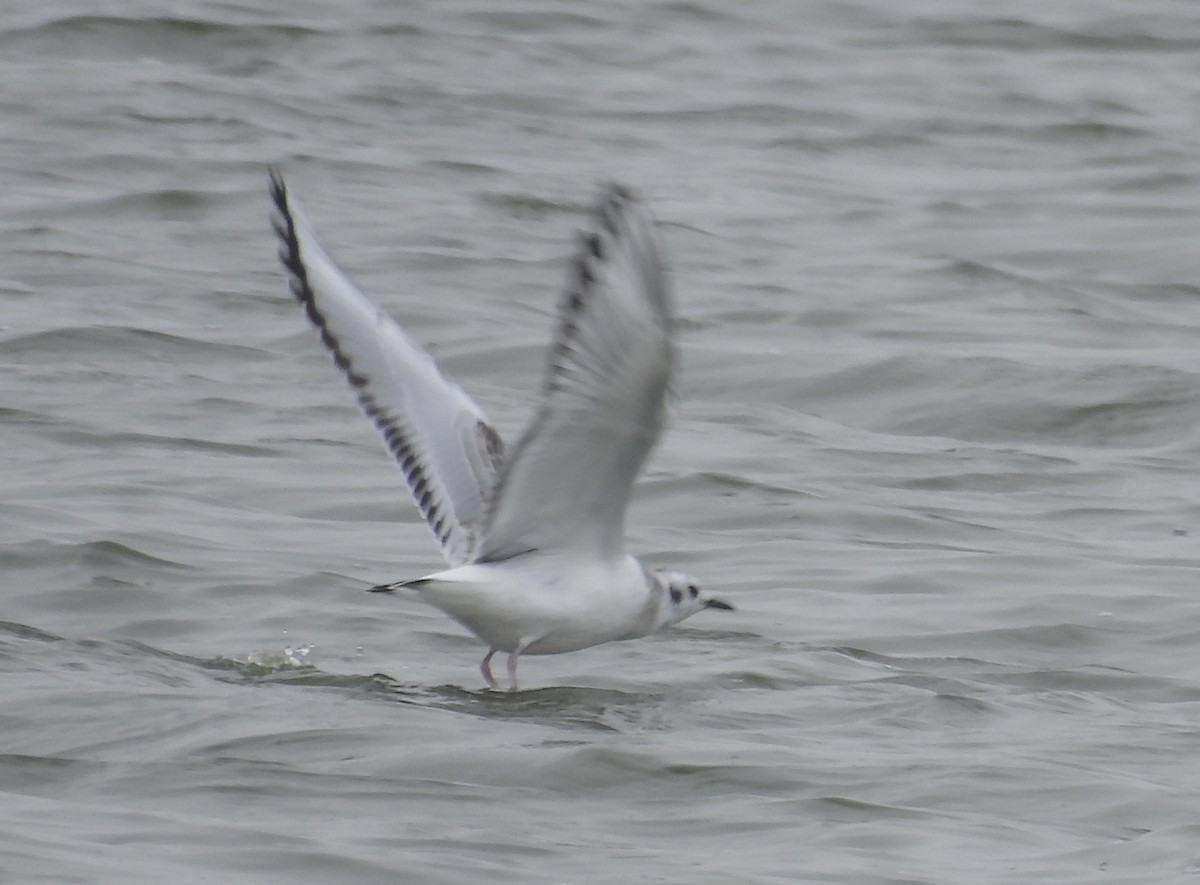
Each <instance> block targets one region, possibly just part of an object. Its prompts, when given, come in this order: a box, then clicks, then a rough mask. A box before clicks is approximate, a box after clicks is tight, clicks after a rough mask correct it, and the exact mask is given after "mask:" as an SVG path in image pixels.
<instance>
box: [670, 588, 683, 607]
mask: <svg viewBox="0 0 1200 885" xmlns="http://www.w3.org/2000/svg"><path fill="white" fill-rule="evenodd" d="M682 601H683V593H681V592H680V590H679V588H678V587H672V588H671V602H673V603H675V604H676V605H679V603H680V602H682Z"/></svg>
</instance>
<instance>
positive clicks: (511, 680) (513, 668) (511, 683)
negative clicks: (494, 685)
mask: <svg viewBox="0 0 1200 885" xmlns="http://www.w3.org/2000/svg"><path fill="white" fill-rule="evenodd" d="M520 654H521V653H520V652H519V651H514V652H513V653H512V654H510V655H509V656H508V690H509V691H516V690H517V657H518V656H519V655H520Z"/></svg>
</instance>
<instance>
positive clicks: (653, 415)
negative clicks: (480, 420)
mask: <svg viewBox="0 0 1200 885" xmlns="http://www.w3.org/2000/svg"><path fill="white" fill-rule="evenodd" d="M673 324H674V320H673V309H672V304H671V294H670V291H669V285H668V280H667V274H666V271H665V268H664V266H663V262H662V259H661V256H660V252H659V248H658V243H657V240H656V238H655V235H654V227H653V222H652V220H651V218H650V216H649V214H648V213H647V212H646V210H645V208H644V207H643V205H642V203H641V201H640V200H639V199H638V197H637V196H636V195H635V194H634V193H633V192H632V191H630V190H629V189H627V188H624V187H622V186H620V185H615V184H614V185H609V186H607V187H606V188H605V189H604V191H603V193H602V195H601V198H600V201H599V203H598V205H597V207H596V210H595V212H594V213H593V220H592V225H591V230H590V231H588V232H586V233H584V234H583V235H582V237H581V241H580V244H579V250H578V255H577V257H576V259H575V261H574V262H573V264H572V268H571V272H570V279H569V283H568V286H567V290H566V292H565V293H564V295H563V297H562V299H561V301H560V303H559V317H558V325H557V331H556V333H555V335H554V339H553V341H552V343H551V346H550V351H549V358H548V363H547V368H546V372H545V376H544V382H543V385H542V397H541V402H540V404H539V407H538V410H537V412H536V414H535V416H534V418H533V420H532V422H531V423H530V425H529V427H528V428H527V429H526V431H525V433H524V434H523V435H522V437H521V439H520V441H519V442H518V443H517V446H516V448H515V449H514V450H513V452H512V455H511V457H510V458H509V460H508V461H507V462H506V464H505V465H504V467H503V468H502V472H501V474H500V481H499V484H498V486H497V490H496V494H495V496H494V497H493V499H492V502H491V507H490V509H489V511H488V515H487V521H486V524H485V530H484V536H483V539H482V545H481V547H480V550H479V552H478V555H477V560H478V561H496V560H501V559H507V558H509V557H512V556H516V555H519V554H521V553H524V552H528V551H530V550H543V551H548V550H553V549H564V550H566V549H574V550H581V551H583V552H585V553H587V554H590V555H597V556H601V557H609V556H614V555H617V554H619V553H620V552H621V551H622V550H623V548H624V534H625V513H626V510H627V509H628V505H629V499H630V496H631V494H632V489H633V483H634V480H635V479H636V478H637V476H638V474H639V473H640V472H641V469H642V467H643V465H644V464H645V461H646V458H647V457H648V456H649V454H650V451H651V449H652V448H653V447H654V444H655V442H656V441H657V440H658V437H659V435H660V434H661V432H662V428H663V425H664V420H665V419H664V411H665V410H664V400H665V394H666V390H667V388H668V385H669V384H670V381H671V375H672V370H673V366H674V362H675V348H674V343H673V332H674V330H673Z"/></svg>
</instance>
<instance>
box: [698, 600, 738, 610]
mask: <svg viewBox="0 0 1200 885" xmlns="http://www.w3.org/2000/svg"><path fill="white" fill-rule="evenodd" d="M704 607H705V608H715V609H720V610H721V611H723V612H732V611H737V609H735V608H734V607H733V606H732V605H730V604H729V603H728V602H726V601H725V600H724V599H706V600H705V601H704Z"/></svg>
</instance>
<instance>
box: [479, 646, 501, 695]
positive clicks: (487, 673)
mask: <svg viewBox="0 0 1200 885" xmlns="http://www.w3.org/2000/svg"><path fill="white" fill-rule="evenodd" d="M496 651H497V650H496V649H494V648H492V649H488V653H487V654H486V655H484V656H483V663H482V664H480V665H479V672H480V673H482V674H483V678H484V679H485V680H487V684H488V685H489V686H491V687H492V688H497V689H498V688H499V687H500V684H499V683H498V682H496V679H495V677H493V676H492V655H494V654H495V653H496Z"/></svg>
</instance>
